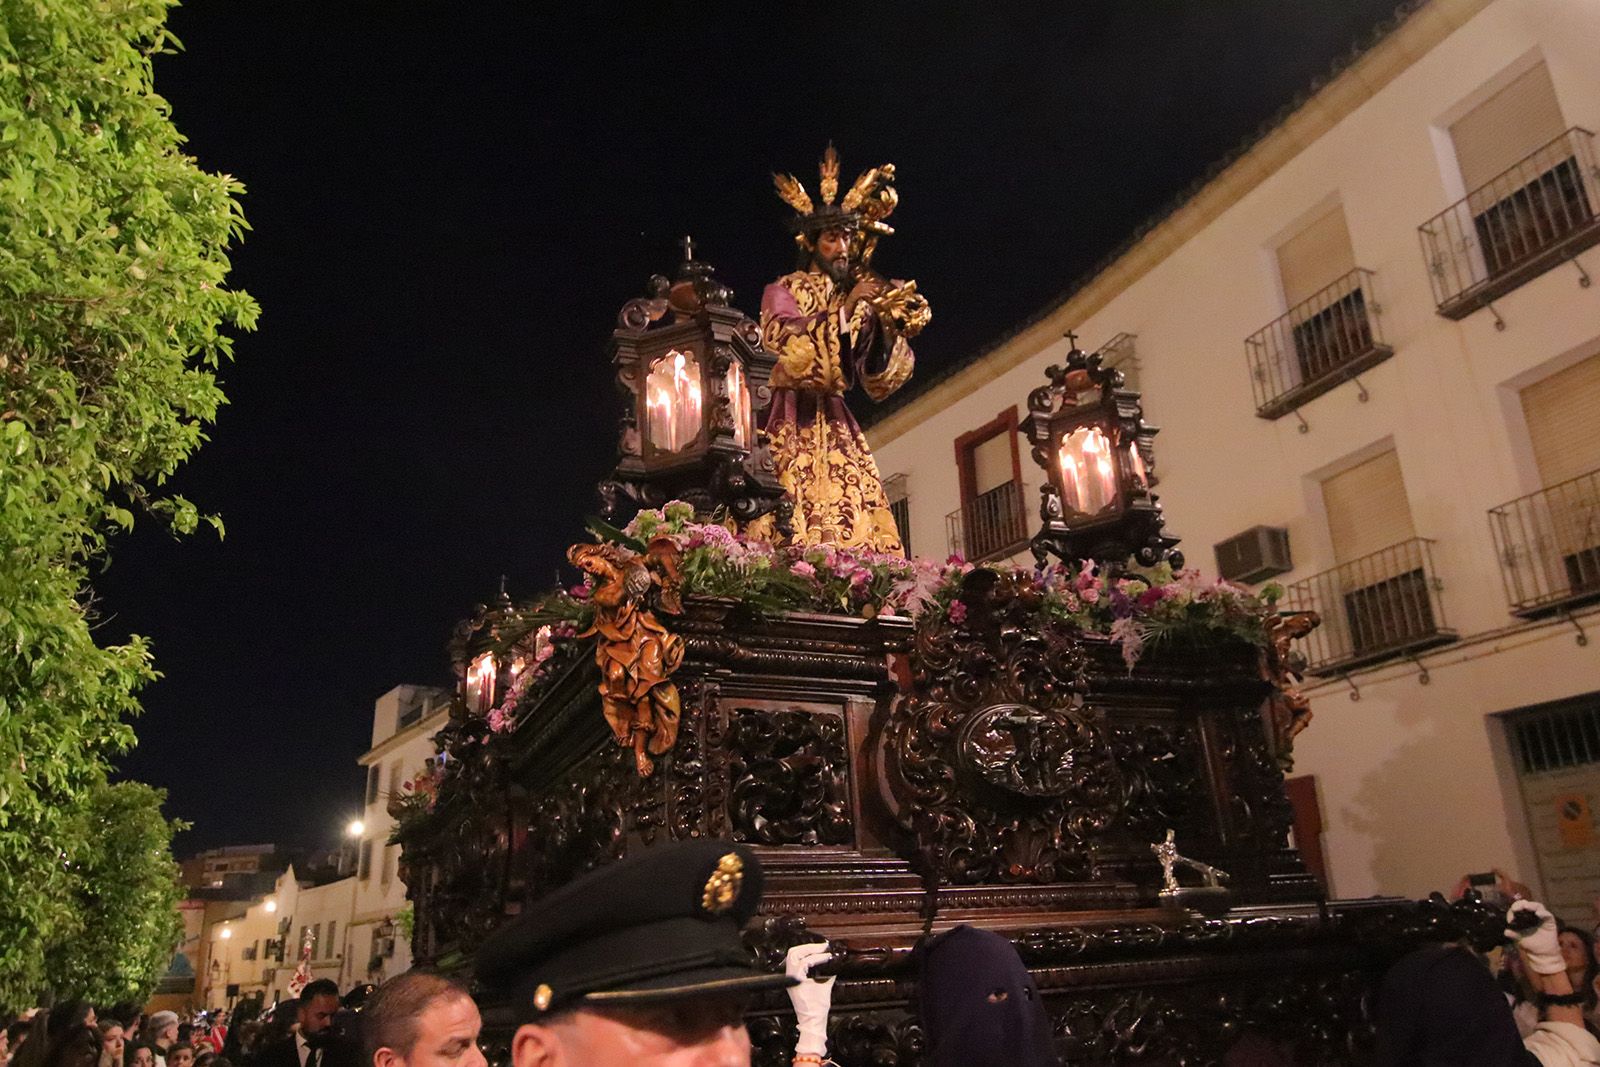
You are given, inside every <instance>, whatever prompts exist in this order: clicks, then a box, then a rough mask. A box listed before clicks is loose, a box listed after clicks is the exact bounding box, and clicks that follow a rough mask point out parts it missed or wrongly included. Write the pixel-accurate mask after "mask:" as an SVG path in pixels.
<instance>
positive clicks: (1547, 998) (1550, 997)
mask: <svg viewBox="0 0 1600 1067" xmlns="http://www.w3.org/2000/svg"><path fill="white" fill-rule="evenodd" d="M1587 999H1588V997H1586V996H1584V994H1583V991H1582V990H1575V991H1574V992H1571V993H1540V994H1539V1007H1541V1008H1578V1007H1582V1006H1583V1002H1584V1001H1585V1000H1587ZM797 1062H798V1061H797Z"/></svg>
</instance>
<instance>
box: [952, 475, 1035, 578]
mask: <svg viewBox="0 0 1600 1067" xmlns="http://www.w3.org/2000/svg"><path fill="white" fill-rule="evenodd" d="M944 523H945V532H946V533H947V534H948V535H949V538H950V551H951V552H952V553H955V554H958V555H961V556H964V557H966V558H967V559H968V560H971V561H972V562H974V563H981V562H983V561H984V560H990V559H1001V558H1003V557H1005V556H1010V555H1013V554H1015V553H1017V552H1020V551H1021V550H1022V549H1023V548H1025V547H1027V544H1028V521H1027V513H1026V511H1025V510H1024V509H1023V506H1022V485H1021V483H1020V482H1014V481H1013V482H1003V483H1001V484H1000V485H997V486H995V487H994V488H993V489H990V490H989V491H988V492H985V493H980V494H979V495H978V496H977V497H975V498H974V499H973V500H972V502H971V503H969V504H967V505H966V506H965V507H961V508H957V509H956V510H955V511H952V512H951V513H950V514H948V515H946V516H945V519H944Z"/></svg>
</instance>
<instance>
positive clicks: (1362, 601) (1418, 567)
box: [1284, 537, 1456, 676]
mask: <svg viewBox="0 0 1600 1067" xmlns="http://www.w3.org/2000/svg"><path fill="white" fill-rule="evenodd" d="M1432 548H1433V542H1432V541H1429V540H1426V539H1425V538H1420V537H1418V538H1412V539H1411V540H1409V541H1402V542H1401V543H1399V544H1395V545H1390V546H1388V547H1387V548H1383V549H1380V550H1378V551H1377V552H1374V553H1371V554H1370V555H1367V556H1362V557H1359V558H1357V559H1354V560H1351V561H1350V562H1348V563H1343V564H1340V565H1339V566H1337V567H1335V568H1333V569H1332V570H1328V571H1324V572H1322V573H1321V574H1314V575H1312V576H1310V577H1309V578H1303V579H1301V580H1300V581H1297V582H1293V583H1291V584H1290V585H1289V586H1288V587H1287V588H1286V590H1285V595H1284V607H1285V609H1286V610H1289V611H1315V612H1317V613H1318V614H1319V615H1320V616H1321V617H1322V625H1321V626H1319V627H1318V628H1317V629H1316V630H1314V631H1312V633H1311V634H1310V635H1308V637H1307V639H1306V643H1305V645H1306V647H1305V655H1306V660H1307V667H1306V669H1307V670H1308V671H1309V672H1310V673H1312V674H1316V675H1324V676H1325V675H1332V674H1340V673H1343V672H1345V671H1350V670H1354V669H1356V668H1358V667H1363V666H1367V665H1369V664H1372V663H1377V662H1380V661H1382V660H1386V659H1391V658H1393V657H1396V656H1404V655H1414V654H1416V653H1417V652H1420V651H1422V650H1424V649H1427V648H1432V647H1434V646H1436V645H1441V644H1445V643H1447V642H1449V641H1453V640H1455V637H1456V634H1455V631H1454V630H1451V629H1449V628H1448V627H1447V626H1446V625H1445V619H1444V606H1443V604H1442V603H1441V602H1440V600H1439V588H1440V586H1439V581H1438V578H1437V575H1436V573H1435V571H1434V568H1433V558H1432Z"/></svg>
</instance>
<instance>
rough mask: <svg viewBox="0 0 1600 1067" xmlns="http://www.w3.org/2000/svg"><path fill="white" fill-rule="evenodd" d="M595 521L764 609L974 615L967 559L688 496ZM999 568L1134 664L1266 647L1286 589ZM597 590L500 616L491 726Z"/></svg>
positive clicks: (712, 589) (557, 657) (524, 697)
mask: <svg viewBox="0 0 1600 1067" xmlns="http://www.w3.org/2000/svg"><path fill="white" fill-rule="evenodd" d="M590 526H591V529H592V530H593V532H594V533H595V535H596V536H597V537H598V538H600V539H601V540H608V541H614V542H616V543H619V544H623V545H625V546H627V547H629V548H633V549H635V550H636V551H643V549H644V548H645V547H646V544H647V543H648V542H649V541H651V540H654V539H655V538H659V537H668V538H671V539H672V540H673V541H674V542H675V543H676V544H677V546H678V549H679V551H680V553H681V569H682V579H683V586H682V592H683V594H684V595H685V596H702V597H721V598H731V599H737V600H738V601H739V602H740V603H741V604H743V605H745V606H747V607H748V608H751V609H753V610H756V611H767V612H776V611H818V612H826V613H830V614H848V615H855V616H859V617H863V618H868V619H871V618H883V619H888V618H908V619H911V620H913V621H914V622H918V623H921V622H923V621H925V620H929V619H940V620H948V622H949V623H950V624H951V625H955V626H961V625H963V624H964V623H965V621H966V613H967V607H966V605H965V604H964V603H962V601H961V600H960V599H959V594H960V591H961V583H962V581H963V579H964V578H965V577H966V575H967V574H969V573H970V572H971V571H973V570H974V569H975V566H976V565H974V564H972V563H968V562H967V561H965V560H963V559H962V558H961V557H959V556H951V557H950V558H949V559H947V560H945V561H944V562H943V563H935V562H932V561H929V560H920V559H903V558H901V557H899V556H892V555H884V554H882V553H878V552H870V551H858V550H852V549H843V548H836V547H834V546H831V545H809V546H805V545H800V546H790V547H775V546H773V545H770V544H767V543H765V542H762V541H755V540H750V539H747V538H745V537H743V536H741V535H739V534H737V533H734V532H733V531H731V530H729V529H728V528H727V527H726V526H722V525H719V524H716V523H703V522H696V521H695V511H694V507H693V505H691V504H688V503H686V502H684V501H681V500H674V501H671V502H669V503H668V504H666V505H665V506H664V507H661V508H659V509H654V508H651V509H645V510H643V511H640V512H639V513H638V514H637V515H635V516H634V517H633V519H632V521H630V522H629V523H628V524H627V526H625V527H623V528H621V529H617V528H615V527H612V526H608V525H606V524H605V523H600V522H592V523H591V524H590ZM986 566H987V565H986ZM994 569H996V570H1002V571H1004V572H1005V573H1007V574H1008V575H1009V576H1010V577H1011V578H1012V579H1013V580H1014V581H1016V582H1017V583H1018V584H1019V585H1021V586H1023V587H1024V588H1026V589H1028V590H1029V592H1030V594H1031V597H1030V599H1031V600H1032V601H1033V602H1034V603H1036V604H1037V611H1038V612H1039V614H1040V616H1041V620H1042V621H1050V622H1054V623H1057V624H1064V625H1067V626H1070V627H1073V628H1075V629H1077V630H1079V631H1080V632H1082V633H1085V634H1097V635H1101V636H1104V637H1107V638H1109V639H1110V640H1111V641H1112V642H1113V643H1114V644H1116V645H1117V647H1118V649H1119V650H1120V651H1121V653H1122V659H1123V662H1124V663H1126V664H1127V666H1128V669H1129V670H1130V671H1131V670H1132V669H1133V667H1134V665H1135V664H1137V663H1138V662H1139V659H1140V657H1141V656H1142V655H1143V654H1144V652H1145V650H1146V649H1147V648H1148V647H1149V646H1150V645H1152V644H1154V643H1157V642H1160V641H1164V640H1172V639H1183V640H1190V641H1215V640H1241V641H1245V642H1248V643H1251V644H1256V645H1265V644H1266V642H1267V620H1268V619H1269V618H1271V617H1272V615H1273V614H1274V612H1275V604H1276V601H1277V600H1278V598H1279V597H1280V596H1281V595H1282V589H1281V588H1280V587H1278V586H1275V585H1268V586H1266V587H1264V588H1263V590H1262V591H1261V593H1260V594H1259V595H1257V594H1254V593H1252V592H1250V591H1249V590H1247V589H1244V588H1242V587H1240V586H1237V585H1233V584H1231V583H1229V582H1225V581H1211V582H1208V581H1205V580H1203V579H1202V578H1201V577H1200V573H1199V572H1198V571H1193V570H1188V571H1181V572H1176V573H1175V572H1174V571H1173V570H1172V568H1171V567H1170V566H1168V565H1166V564H1160V565H1158V566H1156V567H1151V568H1147V569H1143V570H1138V571H1132V572H1123V573H1120V574H1116V575H1111V574H1107V573H1106V572H1105V571H1104V569H1103V568H1101V567H1098V566H1097V565H1095V564H1093V563H1087V564H1084V565H1082V566H1080V567H1069V566H1067V565H1065V564H1060V563H1057V564H1052V565H1050V566H1048V567H1044V568H1042V569H1037V570H1036V569H1029V568H1005V567H999V566H996V567H994ZM591 593H592V587H591V586H590V584H589V583H588V582H587V581H585V582H584V583H582V584H579V585H574V586H572V587H571V588H568V589H562V590H557V591H556V592H554V593H551V594H549V595H548V596H546V597H545V598H543V599H542V600H539V601H536V602H534V603H533V604H532V605H529V606H527V607H525V608H522V609H520V610H519V611H518V612H517V613H516V614H515V615H514V616H513V617H511V618H510V619H508V620H506V621H505V622H504V623H502V625H501V633H502V635H503V640H502V646H501V648H502V655H503V656H510V657H513V659H512V662H513V663H514V664H515V663H516V662H517V660H518V659H519V658H520V659H521V660H522V663H523V666H522V667H521V668H520V669H518V670H516V676H515V679H514V680H513V682H512V683H511V685H510V687H509V688H508V690H507V692H506V695H505V697H504V699H503V700H502V701H501V702H500V704H499V705H498V706H497V707H495V708H493V709H492V710H490V711H489V713H488V726H489V729H490V731H491V733H502V732H504V731H507V730H509V729H510V728H511V727H512V726H513V725H514V724H515V722H516V720H517V713H518V709H519V708H522V707H525V706H527V705H529V704H531V703H532V702H533V701H534V700H535V699H537V697H538V695H539V693H540V692H541V691H542V690H543V688H544V687H545V686H546V685H547V684H548V683H549V682H550V680H551V679H552V678H553V677H554V676H555V675H557V674H559V673H560V668H562V667H564V666H565V664H566V663H567V662H569V661H570V660H571V659H572V658H574V657H576V656H577V655H578V654H579V652H580V650H584V649H587V648H588V647H589V646H588V644H587V642H584V641H580V640H577V635H578V634H579V633H581V632H582V631H583V630H585V629H587V628H588V626H589V624H590V622H591V621H592V619H593V615H594V611H593V606H592V605H591V604H590V603H589V596H590V594H591Z"/></svg>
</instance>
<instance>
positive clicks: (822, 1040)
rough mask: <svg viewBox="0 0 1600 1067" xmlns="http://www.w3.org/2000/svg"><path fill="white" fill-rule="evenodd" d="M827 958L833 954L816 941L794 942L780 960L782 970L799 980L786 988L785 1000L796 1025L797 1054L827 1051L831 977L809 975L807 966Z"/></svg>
mask: <svg viewBox="0 0 1600 1067" xmlns="http://www.w3.org/2000/svg"><path fill="white" fill-rule="evenodd" d="M831 959H833V953H831V952H829V951H828V946H827V945H826V944H825V943H818V942H812V943H810V944H806V945H796V946H795V947H794V948H792V949H790V950H789V952H788V954H787V955H786V956H785V957H784V959H783V971H784V973H785V974H787V975H788V976H789V977H790V978H798V979H800V984H799V985H794V986H790V987H789V1003H790V1004H792V1005H794V1018H795V1021H796V1022H797V1023H799V1024H800V1040H798V1041H796V1042H795V1045H794V1052H795V1055H797V1056H799V1055H802V1054H810V1055H813V1056H824V1055H826V1054H827V1052H828V1007H829V1005H831V1004H832V1003H833V978H832V976H829V977H827V978H812V977H811V968H813V967H815V966H816V965H818V964H819V963H827V962H828V961H829V960H831Z"/></svg>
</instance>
